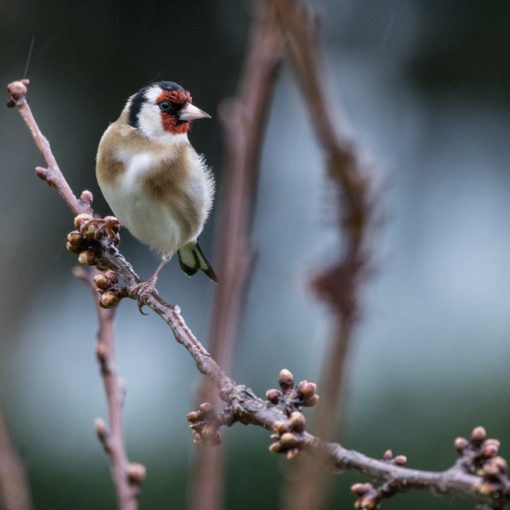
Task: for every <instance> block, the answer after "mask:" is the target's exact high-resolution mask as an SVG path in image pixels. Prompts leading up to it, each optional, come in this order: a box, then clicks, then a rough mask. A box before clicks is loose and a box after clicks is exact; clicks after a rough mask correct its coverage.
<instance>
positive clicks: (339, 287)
mask: <svg viewBox="0 0 510 510" xmlns="http://www.w3.org/2000/svg"><path fill="white" fill-rule="evenodd" d="M274 3H275V4H276V5H277V6H278V10H279V14H280V16H279V21H280V23H281V30H282V31H284V32H285V34H286V36H287V41H288V58H289V60H290V63H291V64H292V67H293V68H294V71H295V73H296V76H297V79H298V83H299V85H300V88H301V91H302V93H303V97H304V100H305V101H304V102H305V106H306V107H307V108H308V110H309V114H310V120H311V122H312V125H313V127H314V132H315V134H316V136H317V138H318V140H319V142H320V144H321V145H322V148H323V149H324V152H325V156H326V161H327V168H328V174H329V178H330V180H331V183H332V185H333V189H334V190H335V193H336V196H335V208H336V211H337V225H338V230H339V233H340V237H341V242H342V244H341V246H340V247H339V249H338V253H339V255H338V259H337V260H336V261H332V266H331V267H330V268H329V269H327V270H326V271H324V272H323V273H321V274H319V275H316V276H315V279H314V281H313V287H314V289H315V290H316V292H317V293H318V295H319V297H320V299H322V300H323V301H325V302H326V303H328V304H329V305H330V308H331V310H332V313H333V315H334V320H335V323H334V327H333V334H332V336H331V340H330V344H329V347H328V348H327V351H326V355H325V358H324V361H323V366H322V369H321V380H320V382H319V387H320V388H321V405H320V406H319V407H318V408H317V411H316V415H315V419H314V426H313V430H314V432H315V433H316V434H317V435H318V436H319V437H322V438H324V439H333V438H334V437H335V432H336V430H337V428H338V427H339V424H338V418H337V415H338V412H337V410H338V405H339V397H340V395H341V388H342V380H344V379H345V361H346V358H347V355H348V351H349V345H350V343H351V341H352V334H353V328H354V325H355V323H356V320H357V309H358V300H359V297H358V294H359V292H358V291H359V283H360V281H361V279H362V277H363V276H364V273H365V271H366V269H365V268H366V265H367V259H368V250H367V249H366V248H367V246H366V245H367V236H368V231H369V224H370V222H371V220H372V211H373V207H372V203H371V201H370V199H371V197H370V191H371V190H370V187H371V184H372V183H371V180H370V177H369V175H368V173H367V171H366V169H365V168H364V167H363V165H362V164H361V162H360V158H359V156H358V153H357V151H356V148H355V146H354V144H353V143H351V142H350V141H348V140H347V139H346V138H345V137H343V136H340V134H339V131H338V122H337V120H336V117H335V116H336V114H337V113H338V112H337V111H336V109H335V105H334V104H331V100H330V99H328V94H327V91H326V90H325V83H326V80H325V75H326V73H325V69H324V65H323V57H322V51H321V48H320V43H319V37H318V22H317V16H316V15H315V14H314V13H313V12H312V11H310V10H308V9H307V8H306V7H305V6H304V4H303V3H302V2H298V1H295V0H274ZM325 474H326V473H325V470H324V468H323V467H322V466H321V465H320V463H318V461H312V462H303V459H301V462H300V463H298V466H296V470H295V472H293V474H292V482H289V484H290V487H288V490H287V491H286V492H287V494H286V499H287V501H288V507H289V508H292V509H294V510H300V509H303V510H305V509H308V508H316V509H321V508H324V507H325V501H326V499H327V495H328V490H327V488H326V486H325V484H326V480H327V479H326V478H325Z"/></svg>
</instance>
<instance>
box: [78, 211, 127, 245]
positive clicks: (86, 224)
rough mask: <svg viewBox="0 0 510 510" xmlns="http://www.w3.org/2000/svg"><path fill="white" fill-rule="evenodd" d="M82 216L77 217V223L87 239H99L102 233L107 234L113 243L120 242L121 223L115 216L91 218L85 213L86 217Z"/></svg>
mask: <svg viewBox="0 0 510 510" xmlns="http://www.w3.org/2000/svg"><path fill="white" fill-rule="evenodd" d="M80 216H81V215H79V216H77V217H76V220H75V224H76V226H77V227H78V228H79V229H80V233H81V234H82V235H84V236H86V237H87V239H97V238H98V237H99V235H100V234H106V235H107V236H108V239H109V240H110V241H111V242H112V243H114V244H119V242H120V237H119V231H120V223H119V220H118V219H117V218H115V216H105V217H104V218H90V216H88V215H83V216H84V217H83V218H80ZM85 216H87V217H85Z"/></svg>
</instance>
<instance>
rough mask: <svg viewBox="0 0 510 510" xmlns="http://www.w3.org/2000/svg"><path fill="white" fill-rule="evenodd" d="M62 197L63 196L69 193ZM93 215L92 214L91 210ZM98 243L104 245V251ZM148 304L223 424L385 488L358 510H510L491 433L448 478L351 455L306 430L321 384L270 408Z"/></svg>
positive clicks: (157, 301) (108, 250)
mask: <svg viewBox="0 0 510 510" xmlns="http://www.w3.org/2000/svg"><path fill="white" fill-rule="evenodd" d="M21 85H22V86H21ZM21 85H20V82H13V83H11V84H10V85H9V87H8V90H9V92H10V93H11V95H12V97H11V101H9V103H10V104H11V106H16V107H17V108H18V110H19V111H20V113H22V112H23V111H24V108H28V105H27V103H26V97H25V96H26V86H27V83H21ZM20 89H21V91H22V92H21V93H20ZM22 116H23V118H24V120H25V122H27V124H28V126H29V128H30V130H31V132H32V133H35V132H36V129H37V131H38V128H37V125H36V124H35V120H34V119H33V117H31V116H30V117H26V116H24V115H23V113H22ZM27 118H28V120H27ZM34 137H35V135H34ZM58 172H59V178H58V179H56V180H55V182H56V183H57V184H56V186H59V184H58V183H59V182H60V179H64V176H63V175H62V174H61V172H60V170H58ZM64 180H65V179H64ZM59 192H60V194H61V195H62V190H61V189H59ZM83 195H85V196H87V197H90V200H91V198H92V196H91V193H90V192H87V191H86V192H84V193H83V194H82V196H83ZM71 208H72V207H71ZM88 209H89V210H90V203H89V206H88ZM101 234H102V233H101V232H99V235H98V237H97V238H95V239H94V240H91V242H92V241H94V243H95V244H94V249H95V250H97V251H96V252H95V255H94V256H95V258H94V259H91V260H87V262H88V263H90V264H91V265H92V264H95V265H96V266H100V267H106V268H108V269H110V270H112V271H114V272H115V273H116V275H117V276H119V277H120V278H121V279H122V280H123V282H124V284H125V285H126V286H127V289H129V288H130V287H132V286H133V285H134V284H136V283H139V282H140V278H139V276H138V275H137V274H136V273H135V272H134V270H133V268H132V266H131V264H129V262H127V261H126V259H125V258H124V257H123V256H122V254H121V253H120V252H119V251H118V249H117V248H116V246H115V243H114V241H113V240H111V239H110V237H108V236H106V235H101ZM97 243H99V244H100V246H99V247H98V246H97ZM126 292H127V295H128V296H129V297H132V298H133V299H136V295H135V294H133V295H131V294H130V293H129V291H128V290H126ZM146 305H147V306H148V307H150V308H151V309H152V310H154V311H155V312H156V313H157V314H158V315H159V316H160V317H161V318H162V319H163V320H164V321H165V322H166V323H167V324H168V325H169V327H170V329H171V330H172V332H173V334H174V336H175V339H176V341H177V342H178V343H180V344H182V345H183V346H184V347H185V348H186V350H187V351H188V352H189V354H190V355H191V357H192V358H193V360H194V361H195V363H196V366H197V369H198V370H199V371H200V372H201V373H202V374H204V375H206V376H207V377H209V378H210V379H211V380H212V381H213V382H214V384H215V386H216V388H217V390H218V392H219V395H220V397H221V399H222V400H223V401H224V402H226V406H225V408H224V409H223V411H222V412H221V420H219V423H220V424H221V425H231V424H233V423H235V422H241V423H243V424H245V425H248V424H252V425H257V426H259V427H263V428H265V429H268V430H273V431H275V432H276V436H277V441H275V443H273V444H272V445H271V450H272V451H279V452H282V453H284V452H285V453H287V455H289V453H291V454H292V455H290V456H291V457H292V456H294V455H293V451H294V450H296V449H298V450H306V451H308V452H309V453H311V454H313V455H316V456H319V457H320V458H321V460H322V462H324V463H325V464H326V465H328V466H329V467H330V468H332V469H334V470H337V471H342V470H345V469H355V470H357V471H359V472H361V473H363V474H365V475H366V476H368V477H370V478H372V479H377V480H382V481H383V482H385V483H384V484H383V485H382V486H381V487H379V488H374V487H372V486H371V485H370V484H361V486H360V484H355V486H353V487H352V490H353V492H355V494H356V495H357V496H358V501H359V504H358V507H361V508H375V506H376V505H377V504H378V502H379V501H380V499H382V497H388V496H389V495H390V494H391V495H393V494H396V493H398V492H402V491H405V490H410V489H421V490H429V491H431V492H434V493H439V494H444V493H451V494H463V495H465V496H468V497H471V498H474V499H481V500H484V501H485V502H487V503H489V504H491V505H492V506H493V508H501V506H502V505H505V504H508V503H510V481H509V480H508V478H507V476H506V474H505V473H506V470H507V465H506V462H505V460H504V459H502V458H501V457H498V456H497V452H498V442H497V441H496V440H491V439H486V438H485V431H484V430H483V429H482V428H481V427H478V428H477V429H475V430H474V431H473V434H472V436H471V441H470V442H469V441H467V440H466V439H463V438H457V440H456V441H455V447H456V448H457V450H458V451H459V452H460V453H461V454H462V457H461V459H460V460H459V461H458V462H457V463H456V464H455V466H454V467H452V468H450V469H448V470H446V471H442V472H432V471H420V470H415V469H409V468H406V467H403V466H401V465H400V462H397V458H396V457H395V459H386V458H385V459H383V460H377V459H373V458H370V457H367V456H366V455H363V454H362V453H360V452H356V451H354V450H347V449H345V448H344V447H342V446H341V445H340V444H337V443H328V442H326V441H323V440H322V439H320V438H318V437H316V436H313V435H312V434H310V433H308V432H306V431H305V430H304V425H305V423H304V417H303V415H302V413H301V412H300V411H299V409H300V407H301V406H302V405H307V402H308V401H309V400H312V401H313V400H314V396H315V395H314V394H315V385H313V384H312V383H306V381H302V382H301V383H299V384H298V386H297V387H296V388H291V387H292V386H293V380H292V374H290V373H289V372H288V370H282V372H281V373H280V377H279V382H280V387H281V388H282V393H281V394H280V392H278V391H277V390H276V391H275V390H271V392H268V397H267V398H268V399H269V400H270V401H271V402H276V405H274V407H268V402H267V401H265V400H263V399H261V398H259V397H257V396H256V395H255V394H254V392H253V391H252V390H251V389H250V388H247V387H246V386H243V385H240V384H236V383H235V382H234V381H233V380H232V379H231V378H230V377H228V376H227V375H226V374H225V372H223V371H222V369H221V368H220V366H219V365H218V363H216V361H215V360H214V359H213V358H212V356H211V355H210V354H209V352H208V351H207V350H206V349H205V347H204V346H203V345H202V344H201V343H200V342H199V341H198V340H197V338H196V337H195V336H194V335H193V333H192V331H191V330H190V329H189V328H188V326H187V325H186V323H185V322H184V319H183V317H182V315H181V313H180V309H179V307H178V306H176V305H169V304H168V303H166V302H165V301H163V300H162V299H161V298H160V297H159V295H158V294H157V292H156V291H153V292H151V293H150V294H149V296H148V298H147V300H146ZM282 374H283V375H282ZM289 380H290V383H289ZM289 388H290V389H289ZM289 395H290V396H289ZM204 407H205V408H204ZM206 407H207V406H201V409H200V413H197V414H194V415H193V416H190V414H191V413H190V414H188V420H190V421H192V422H195V421H196V419H198V420H200V419H202V417H207V415H208V413H209V409H207V408H206ZM196 424H197V423H193V425H196ZM203 432H204V433H205V432H207V433H209V432H213V433H214V434H216V432H215V431H214V430H211V429H208V428H207V427H204V429H203ZM357 503H358V502H357Z"/></svg>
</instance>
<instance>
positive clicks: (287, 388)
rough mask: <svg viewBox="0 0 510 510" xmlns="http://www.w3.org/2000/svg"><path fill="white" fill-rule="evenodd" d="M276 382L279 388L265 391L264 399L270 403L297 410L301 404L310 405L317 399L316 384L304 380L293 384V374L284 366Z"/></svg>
mask: <svg viewBox="0 0 510 510" xmlns="http://www.w3.org/2000/svg"><path fill="white" fill-rule="evenodd" d="M278 384H279V386H280V390H277V389H276V388H273V389H270V390H267V391H266V399H267V400H268V401H269V402H271V404H274V405H282V406H283V407H285V408H286V409H297V410H299V408H300V407H301V406H304V407H312V406H314V405H315V404H317V402H318V401H319V395H317V385H316V384H315V383H313V382H308V381H306V380H304V381H300V382H299V383H298V384H297V385H296V386H294V376H293V375H292V372H291V371H290V370H287V369H286V368H283V369H282V370H280V373H279V374H278Z"/></svg>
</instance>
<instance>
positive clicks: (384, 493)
mask: <svg viewBox="0 0 510 510" xmlns="http://www.w3.org/2000/svg"><path fill="white" fill-rule="evenodd" d="M383 461H384V462H387V463H389V464H393V465H394V466H405V464H406V463H407V457H406V456H405V455H396V456H395V457H394V456H393V452H392V451H391V450H386V451H385V452H384V454H383ZM351 491H352V492H354V494H355V495H356V502H355V503H354V507H355V508H361V509H363V510H365V509H367V510H368V509H373V508H379V503H380V502H381V500H382V499H383V498H388V497H390V496H392V495H393V494H395V489H394V487H393V486H392V483H391V482H386V483H385V484H383V485H381V486H380V487H374V486H373V485H372V484H371V483H355V484H354V485H351Z"/></svg>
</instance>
